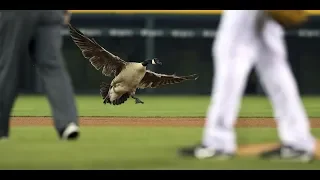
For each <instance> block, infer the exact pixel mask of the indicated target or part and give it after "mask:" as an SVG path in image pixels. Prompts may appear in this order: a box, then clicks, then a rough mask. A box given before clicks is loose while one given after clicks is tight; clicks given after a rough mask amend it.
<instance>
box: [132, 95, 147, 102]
mask: <svg viewBox="0 0 320 180" xmlns="http://www.w3.org/2000/svg"><path fill="white" fill-rule="evenodd" d="M131 97H132V98H133V99H134V100H135V101H136V104H144V102H143V101H141V100H140V99H139V98H137V97H135V96H131Z"/></svg>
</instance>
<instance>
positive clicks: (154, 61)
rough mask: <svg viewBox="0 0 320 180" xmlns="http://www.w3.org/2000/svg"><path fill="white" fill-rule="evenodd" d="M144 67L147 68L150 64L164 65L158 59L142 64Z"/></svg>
mask: <svg viewBox="0 0 320 180" xmlns="http://www.w3.org/2000/svg"><path fill="white" fill-rule="evenodd" d="M141 64H142V65H143V66H147V65H148V64H154V65H162V62H161V61H159V60H158V59H157V58H153V59H148V60H145V61H143V62H142V63H141Z"/></svg>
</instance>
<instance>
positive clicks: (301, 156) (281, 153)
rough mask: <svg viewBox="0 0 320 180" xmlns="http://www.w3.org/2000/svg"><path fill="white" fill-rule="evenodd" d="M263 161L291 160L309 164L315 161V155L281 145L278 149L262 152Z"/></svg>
mask: <svg viewBox="0 0 320 180" xmlns="http://www.w3.org/2000/svg"><path fill="white" fill-rule="evenodd" d="M260 157H261V158H262V159H270V160H272V159H281V160H291V161H300V162H304V163H309V162H311V161H312V160H314V154H312V153H310V152H307V151H303V150H297V149H294V148H293V147H292V146H285V145H281V146H280V147H278V148H275V149H272V150H269V151H265V152H262V153H261V154H260Z"/></svg>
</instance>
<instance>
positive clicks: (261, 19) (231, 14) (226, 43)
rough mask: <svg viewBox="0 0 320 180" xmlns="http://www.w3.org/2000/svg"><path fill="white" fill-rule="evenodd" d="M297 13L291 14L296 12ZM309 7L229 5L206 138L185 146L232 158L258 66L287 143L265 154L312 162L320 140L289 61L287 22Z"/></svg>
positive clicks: (184, 151)
mask: <svg viewBox="0 0 320 180" xmlns="http://www.w3.org/2000/svg"><path fill="white" fill-rule="evenodd" d="M290 13H291V14H290ZM301 13H304V12H303V10H225V11H224V12H223V14H222V17H221V21H220V24H219V27H218V32H217V36H216V40H215V42H214V47H213V50H212V52H213V56H214V70H215V71H214V72H215V76H214V81H213V90H212V96H211V98H212V99H211V104H210V106H209V109H208V114H207V120H206V123H205V127H204V133H203V137H202V143H201V144H200V145H197V146H194V147H185V148H181V149H180V150H179V153H180V155H182V156H192V157H196V158H198V159H205V158H218V159H230V158H232V157H233V156H234V155H235V154H236V149H237V145H236V134H235V130H234V125H235V123H236V119H237V116H238V113H239V110H240V102H241V97H242V96H243V93H244V88H245V85H246V82H247V78H248V75H249V73H250V71H251V69H252V68H253V67H255V70H256V72H257V75H258V77H259V79H260V82H261V84H262V86H263V88H264V90H265V91H266V94H267V95H268V97H269V99H270V100H271V103H272V106H273V109H274V116H275V119H276V123H277V127H278V134H279V137H280V141H281V144H280V146H279V147H277V148H275V149H271V150H267V151H264V152H262V153H261V154H260V157H261V158H264V159H274V158H276V159H286V160H299V161H302V162H310V161H311V160H313V158H314V152H315V146H316V143H315V139H314V137H313V136H312V134H311V132H310V124H309V120H308V117H307V115H306V112H305V110H304V107H303V104H302V102H301V98H300V96H299V92H298V88H297V84H296V81H295V79H294V76H293V74H292V72H291V69H290V66H289V64H288V62H287V49H286V46H285V39H284V35H285V30H284V27H286V25H288V26H289V25H290V23H292V25H294V23H296V25H298V24H299V20H301V22H303V21H304V18H306V17H307V15H305V14H301Z"/></svg>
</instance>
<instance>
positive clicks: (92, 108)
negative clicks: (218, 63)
mask: <svg viewBox="0 0 320 180" xmlns="http://www.w3.org/2000/svg"><path fill="white" fill-rule="evenodd" d="M139 97H140V98H141V100H142V101H144V102H145V104H138V105H136V104H135V103H134V100H132V99H130V100H128V102H126V103H125V104H123V105H121V106H110V105H107V106H106V105H103V104H102V100H101V98H100V96H77V105H78V111H79V115H80V116H81V117H80V124H81V138H80V139H79V140H78V141H75V142H63V141H59V140H58V138H57V134H56V132H55V130H54V128H53V127H52V119H51V117H50V116H51V111H50V106H49V104H48V103H47V99H46V98H45V97H43V96H20V97H19V98H18V99H17V101H16V103H15V106H14V110H13V112H12V120H11V125H12V128H11V137H10V140H8V141H0V159H1V160H0V169H320V161H314V162H313V163H311V164H301V163H292V162H280V161H273V162H269V161H263V160H259V159H258V158H257V157H256V156H254V154H255V153H256V152H257V151H260V150H261V147H264V148H266V147H272V146H273V145H274V144H275V143H277V142H278V137H277V130H276V128H275V123H274V120H273V119H272V109H271V106H270V104H269V102H268V100H267V99H266V98H264V97H246V98H245V99H244V100H243V102H242V109H241V113H240V116H241V118H240V119H239V120H238V122H237V133H238V144H239V154H240V156H238V157H236V158H235V159H234V160H232V161H217V160H212V159H211V160H201V161H200V160H195V159H183V158H181V157H179V156H177V153H176V150H177V148H179V147H180V146H184V145H192V144H194V143H198V142H200V138H201V135H202V126H203V123H204V119H205V114H206V111H207V106H208V104H209V100H210V97H209V96H190V97H186V96H152V97H151V96H139ZM303 100H304V104H305V106H306V109H307V112H308V113H309V116H310V121H311V125H312V133H313V134H314V136H316V137H318V138H319V137H320V129H319V128H320V97H304V98H303ZM318 151H319V150H318ZM317 153H318V152H317Z"/></svg>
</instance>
